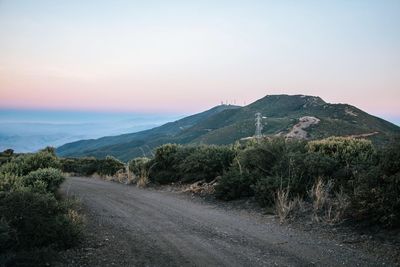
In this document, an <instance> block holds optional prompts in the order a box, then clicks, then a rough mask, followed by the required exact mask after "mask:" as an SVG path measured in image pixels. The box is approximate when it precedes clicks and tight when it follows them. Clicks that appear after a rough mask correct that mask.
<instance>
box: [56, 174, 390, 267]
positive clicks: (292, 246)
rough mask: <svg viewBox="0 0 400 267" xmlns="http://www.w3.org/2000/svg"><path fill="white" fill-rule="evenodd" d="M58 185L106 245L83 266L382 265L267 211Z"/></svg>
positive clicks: (107, 185)
mask: <svg viewBox="0 0 400 267" xmlns="http://www.w3.org/2000/svg"><path fill="white" fill-rule="evenodd" d="M62 190H63V191H64V193H65V194H67V195H73V196H76V197H78V199H80V200H81V202H82V203H83V205H84V207H85V209H86V210H88V211H89V214H88V220H89V226H90V227H92V228H93V229H94V230H93V231H95V234H94V235H95V238H97V240H100V241H101V242H105V243H107V242H108V244H107V245H106V246H105V247H106V249H103V250H101V248H96V247H94V248H88V252H87V253H88V255H87V256H86V265H94V264H95V265H97V266H108V265H110V266H111V265H115V266H382V265H384V263H383V262H379V261H378V260H377V259H376V258H374V257H372V256H370V255H367V254H365V252H361V251H358V250H354V249H352V248H350V247H348V246H346V244H338V243H335V242H334V241H332V240H326V239H324V238H322V237H318V236H315V235H313V234H312V233H311V232H310V233H306V232H301V231H298V230H295V229H291V228H289V227H287V226H281V225H279V224H277V223H276V220H273V219H272V218H268V217H267V216H262V215H255V214H251V213H248V212H245V211H243V212H241V211H237V210H236V211H235V210H227V209H224V208H221V207H219V206H218V205H213V204H204V203H199V202H196V201H191V200H190V199H189V198H187V197H182V196H181V195H179V194H176V193H171V192H160V191H157V190H148V189H139V188H136V187H134V186H126V185H122V184H117V183H112V182H106V181H102V180H98V179H92V178H82V177H73V178H68V179H67V180H66V182H65V183H64V184H63V186H62ZM100 241H99V242H100ZM99 247H100V245H99ZM103 247H104V246H103ZM89 249H90V250H89ZM96 251H97V252H96ZM99 251H100V252H99ZM99 254H100V255H99ZM71 265H79V263H76V262H75V263H72V264H71ZM389 265H390V264H389ZM385 266H387V265H385Z"/></svg>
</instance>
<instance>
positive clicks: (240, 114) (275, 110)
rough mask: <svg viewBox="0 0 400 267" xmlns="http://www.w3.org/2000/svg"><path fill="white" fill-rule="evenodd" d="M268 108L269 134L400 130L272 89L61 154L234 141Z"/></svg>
mask: <svg viewBox="0 0 400 267" xmlns="http://www.w3.org/2000/svg"><path fill="white" fill-rule="evenodd" d="M257 112H259V113H261V114H262V124H263V131H262V132H263V134H264V135H268V136H286V137H290V138H307V139H320V138H325V137H329V136H358V137H366V138H369V139H371V140H372V141H373V142H375V143H377V144H382V143H385V142H387V141H389V140H390V139H391V138H392V137H393V136H395V135H400V127H398V126H396V125H394V124H392V123H390V122H387V121H385V120H383V119H380V118H377V117H374V116H372V115H369V114H368V113H366V112H364V111H362V110H360V109H358V108H356V107H354V106H351V105H347V104H329V103H326V102H325V101H323V100H322V99H321V98H320V97H316V96H304V95H268V96H265V97H264V98H261V99H259V100H257V101H255V102H254V103H251V104H250V105H247V106H244V107H238V106H231V105H221V106H217V107H214V108H212V109H210V110H208V111H205V112H202V113H199V114H196V115H192V116H189V117H186V118H183V119H181V120H178V121H175V122H170V123H167V124H164V125H162V126H160V127H156V128H153V129H150V130H146V131H142V132H138V133H132V134H124V135H119V136H109V137H103V138H100V139H93V140H81V141H78V142H73V143H69V144H65V145H63V146H61V147H59V148H58V149H57V153H58V154H59V155H60V156H74V157H81V156H95V157H105V156H107V155H112V156H115V157H117V158H119V159H121V160H125V161H127V160H129V159H131V158H133V157H137V156H143V155H147V156H148V155H149V154H151V150H152V149H153V148H154V147H156V146H159V145H161V144H164V143H180V144H202V143H204V144H230V143H233V142H235V141H237V140H239V139H242V138H250V137H251V136H253V135H254V132H255V113H257Z"/></svg>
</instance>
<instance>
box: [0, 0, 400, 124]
mask: <svg viewBox="0 0 400 267" xmlns="http://www.w3.org/2000/svg"><path fill="white" fill-rule="evenodd" d="M399 14H400V1H389V0H386V1H361V0H359V1H334V2H328V1H326V2H325V1H201V2H199V1H156V0H154V1H50V0H47V1H46V0H43V1H42V0H40V1H22V0H21V1H19V0H16V1H11V0H3V1H0V108H14V109H15V108H16V109H18V108H22V109H65V110H95V111H135V112H170V113H176V112H181V113H191V112H198V111H202V110H205V109H207V108H210V107H212V106H215V105H218V104H220V103H221V101H223V102H224V103H225V102H228V103H231V104H234V103H236V104H238V105H244V104H249V103H251V102H253V101H255V100H257V99H259V98H261V97H263V96H265V95H269V94H306V95H316V96H320V97H321V98H323V99H324V100H325V101H327V102H331V103H349V104H351V105H354V106H357V107H359V108H361V109H363V110H365V111H367V112H369V113H372V114H381V115H385V116H387V117H393V118H394V117H399V118H400V104H399V103H400V102H399V100H400V51H399V50H400V19H399Z"/></svg>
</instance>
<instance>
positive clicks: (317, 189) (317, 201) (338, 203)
mask: <svg viewBox="0 0 400 267" xmlns="http://www.w3.org/2000/svg"><path fill="white" fill-rule="evenodd" d="M332 187H333V183H332V182H331V181H328V182H327V183H325V182H324V181H323V180H322V179H318V180H317V181H316V183H315V184H314V185H313V187H312V188H311V190H310V192H309V195H310V197H311V199H312V201H313V216H312V218H313V220H314V221H317V222H325V223H329V224H335V223H340V222H341V221H343V219H344V217H345V215H346V211H347V209H348V207H349V203H350V202H349V198H348V196H347V195H346V194H345V193H344V192H343V190H341V191H340V192H336V193H332Z"/></svg>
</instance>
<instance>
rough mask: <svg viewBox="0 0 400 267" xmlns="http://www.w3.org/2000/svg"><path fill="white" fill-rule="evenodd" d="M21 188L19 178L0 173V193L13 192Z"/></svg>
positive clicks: (10, 174)
mask: <svg viewBox="0 0 400 267" xmlns="http://www.w3.org/2000/svg"><path fill="white" fill-rule="evenodd" d="M20 186H21V178H20V177H19V176H16V175H15V174H12V173H0V191H3V192H8V191H15V190H16V189H17V188H19V187H20Z"/></svg>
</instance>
